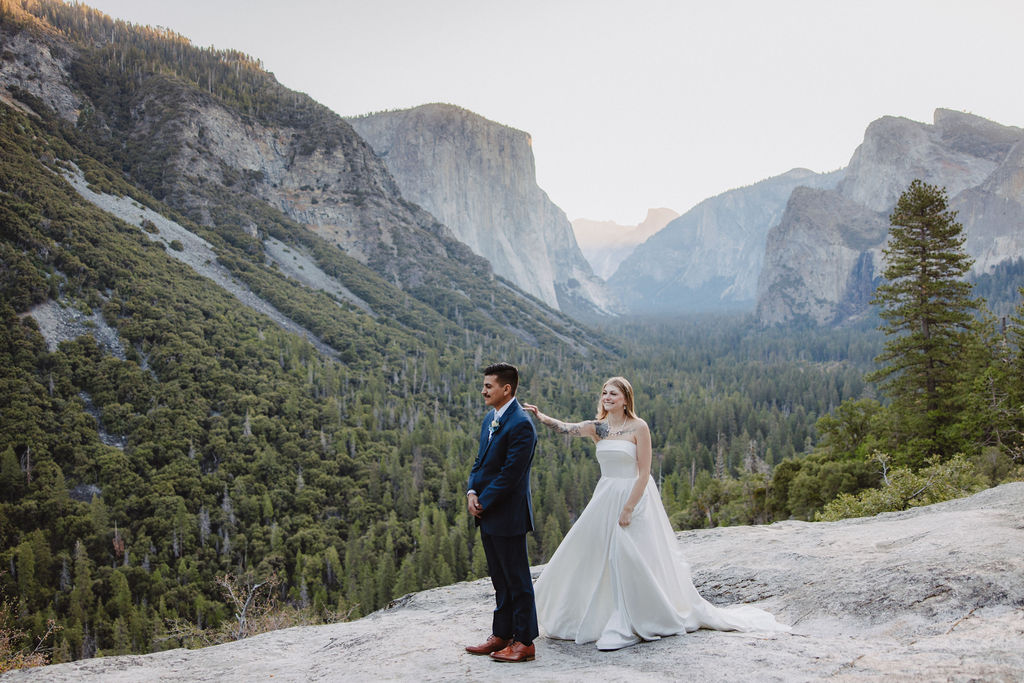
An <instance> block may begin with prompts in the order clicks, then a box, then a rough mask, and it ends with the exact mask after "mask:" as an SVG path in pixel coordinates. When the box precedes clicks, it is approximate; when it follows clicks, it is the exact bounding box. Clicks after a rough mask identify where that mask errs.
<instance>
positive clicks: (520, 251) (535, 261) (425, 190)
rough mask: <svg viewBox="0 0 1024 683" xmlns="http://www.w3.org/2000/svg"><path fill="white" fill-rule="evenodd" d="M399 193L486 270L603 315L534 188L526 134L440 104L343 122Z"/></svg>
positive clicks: (569, 308) (558, 302)
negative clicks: (369, 150)
mask: <svg viewBox="0 0 1024 683" xmlns="http://www.w3.org/2000/svg"><path fill="white" fill-rule="evenodd" d="M348 122H349V123H350V124H352V126H353V127H354V128H355V130H356V131H357V132H358V133H359V134H360V135H361V136H362V137H363V138H364V139H365V140H367V141H368V142H369V143H370V145H371V146H372V147H373V149H374V150H375V151H376V153H377V155H378V156H379V157H380V159H381V160H382V161H383V163H384V165H385V166H386V167H387V169H388V171H390V173H391V175H392V176H393V177H394V178H395V181H396V182H397V183H398V187H399V188H400V189H401V192H402V195H403V196H404V197H406V198H407V199H409V200H410V201H413V202H416V203H417V204H419V205H420V206H422V207H423V208H425V209H426V210H427V211H429V212H430V213H431V214H433V215H434V216H437V217H438V218H439V219H440V220H441V222H442V223H444V224H445V225H446V226H448V227H449V228H450V229H451V230H452V232H453V233H454V234H455V236H456V237H457V238H458V239H459V240H461V241H462V242H464V243H465V244H467V245H469V247H470V248H471V249H472V250H473V251H474V252H475V253H477V254H479V255H481V256H483V257H484V258H486V259H487V260H488V261H490V262H491V265H492V266H493V267H494V271H495V272H496V273H497V274H499V275H502V276H503V277H506V278H508V279H509V280H510V281H512V282H513V283H515V284H516V285H517V286H518V287H519V288H520V289H522V290H524V291H526V292H528V293H530V294H532V295H534V296H536V297H537V298H538V299H540V300H541V301H543V302H545V303H547V304H548V305H550V306H552V307H554V308H557V309H560V310H563V311H565V312H568V313H576V314H581V313H582V314H592V313H594V312H604V313H607V312H609V306H608V297H607V295H606V294H605V292H604V287H603V283H602V281H601V280H600V279H599V278H597V277H595V276H594V274H593V272H592V270H591V268H590V264H588V263H587V261H586V259H585V258H584V257H583V254H582V253H581V252H580V250H579V247H578V246H577V244H576V240H575V238H574V236H573V232H572V228H571V226H570V225H569V220H568V219H567V218H566V216H565V213H564V212H563V211H562V210H561V209H559V208H558V207H557V206H555V204H554V203H552V201H551V200H550V199H549V198H548V196H547V194H545V193H544V191H543V190H541V189H540V188H539V187H538V186H537V181H536V170H535V166H534V159H533V150H532V149H531V142H530V136H529V134H528V133H524V132H523V131H520V130H516V129H514V128H509V127H508V126H503V125H501V124H498V123H494V122H493V121H489V120H487V119H485V118H483V117H482V116H478V115H477V114H474V113H472V112H470V111H467V110H465V109H461V108H459V107H454V106H451V105H445V104H428V105H423V106H421V107H416V108H414V109H407V110H402V111H391V112H384V113H379V114H371V115H368V116H363V117H359V118H351V119H348Z"/></svg>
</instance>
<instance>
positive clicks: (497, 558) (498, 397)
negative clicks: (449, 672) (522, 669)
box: [466, 363, 537, 662]
mask: <svg viewBox="0 0 1024 683" xmlns="http://www.w3.org/2000/svg"><path fill="white" fill-rule="evenodd" d="M483 373H484V382H483V389H482V390H481V392H480V393H481V394H483V397H484V403H485V404H486V405H487V406H489V407H490V408H491V410H490V411H488V412H487V417H486V418H484V423H483V426H482V427H481V428H480V451H479V453H478V454H477V456H476V462H474V463H473V469H472V470H471V471H470V473H469V485H468V487H467V488H468V491H467V493H466V498H467V502H468V505H469V513H470V514H471V515H473V516H474V517H476V525H477V526H478V527H480V541H481V543H483V544H484V554H485V555H486V556H487V570H488V572H489V573H490V575H491V583H492V584H493V585H494V602H495V604H496V605H497V606H496V607H495V609H494V618H493V621H492V625H491V636H490V637H489V638H488V639H487V640H486V641H485V642H484V643H482V644H480V645H470V646H468V647H467V648H466V651H467V652H469V653H471V654H475V655H490V656H491V658H492V659H495V660H497V661H500V662H528V661H530V660H532V659H533V658H534V656H535V650H534V646H533V639H534V638H536V637H537V607H536V605H535V604H534V601H533V580H532V578H531V577H530V560H529V559H528V558H527V556H526V532H527V531H533V503H532V501H531V500H530V464H531V462H532V461H533V450H534V448H535V447H536V445H537V430H536V429H534V427H533V422H532V421H531V420H530V418H529V417H527V415H526V412H525V411H524V410H523V409H522V407H521V406H520V405H519V401H517V400H516V398H515V396H516V388H517V387H518V386H519V371H518V370H517V369H516V367H515V366H514V365H509V364H508V363H496V364H494V365H490V366H488V367H486V368H484V371H483Z"/></svg>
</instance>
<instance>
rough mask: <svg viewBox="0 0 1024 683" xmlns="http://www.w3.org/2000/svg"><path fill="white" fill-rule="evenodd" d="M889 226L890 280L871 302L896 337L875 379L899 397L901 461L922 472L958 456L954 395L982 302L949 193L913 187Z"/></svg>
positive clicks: (956, 395) (885, 328)
mask: <svg viewBox="0 0 1024 683" xmlns="http://www.w3.org/2000/svg"><path fill="white" fill-rule="evenodd" d="M889 220H890V222H891V223H892V228H891V230H890V231H889V243H888V245H887V246H886V248H885V250H884V254H885V260H886V269H885V271H884V272H883V276H884V277H885V280H886V282H884V283H883V284H882V285H880V286H879V287H878V289H877V290H876V292H875V298H874V299H873V301H872V303H873V304H876V305H878V306H880V308H881V310H880V313H879V315H880V316H881V318H882V320H883V324H882V326H881V329H882V330H883V331H884V332H885V334H886V335H887V336H888V337H889V339H888V340H887V341H886V343H885V348H884V350H883V352H882V354H881V355H880V356H878V358H876V359H875V360H876V362H877V363H878V364H879V365H880V366H881V367H880V368H879V369H878V370H877V371H875V372H873V373H871V374H870V375H869V376H868V379H869V380H870V381H877V382H879V383H880V384H881V386H882V389H883V391H884V392H885V393H886V394H887V395H888V396H889V397H890V398H891V399H892V406H893V409H894V410H895V412H896V414H897V416H898V422H899V429H900V446H899V450H900V455H902V456H903V457H904V458H905V459H906V462H907V463H908V464H909V465H911V466H914V467H919V466H921V465H923V464H924V462H925V459H926V458H927V457H928V456H929V455H932V454H940V455H944V456H949V455H951V453H950V452H948V451H949V450H950V446H951V444H950V436H949V434H948V430H949V428H950V426H951V425H952V424H953V423H954V422H955V421H956V419H957V418H958V416H959V411H960V408H961V405H960V403H961V401H960V398H959V393H960V392H958V391H956V390H955V389H956V387H957V385H958V383H959V382H960V381H961V379H962V378H961V377H960V373H961V368H960V363H961V361H962V360H963V356H964V353H965V352H966V350H967V349H968V348H970V347H971V346H972V341H973V339H974V337H975V336H976V332H975V330H974V321H975V315H976V313H977V311H978V309H979V307H980V302H979V301H978V300H977V299H973V298H971V285H970V283H968V282H967V281H966V280H965V279H964V276H965V275H966V274H967V272H968V271H969V270H970V268H971V265H972V263H973V260H972V259H971V257H970V256H968V255H967V253H966V252H965V251H964V248H963V246H964V236H963V226H962V225H961V224H960V223H958V222H957V221H956V212H955V211H951V210H949V208H948V202H947V196H946V191H945V189H944V188H939V187H936V186H934V185H929V184H928V183H925V182H922V181H921V180H915V181H913V182H912V183H911V184H910V187H909V188H907V190H906V191H905V192H904V193H903V195H902V196H901V197H900V199H899V201H898V202H897V204H896V208H895V209H894V210H893V212H892V215H891V216H890V218H889Z"/></svg>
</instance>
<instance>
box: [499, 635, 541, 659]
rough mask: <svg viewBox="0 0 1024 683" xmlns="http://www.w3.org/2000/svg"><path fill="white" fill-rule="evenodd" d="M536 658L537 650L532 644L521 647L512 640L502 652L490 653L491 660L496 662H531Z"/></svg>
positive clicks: (517, 642)
mask: <svg viewBox="0 0 1024 683" xmlns="http://www.w3.org/2000/svg"><path fill="white" fill-rule="evenodd" d="M536 656H537V650H536V648H534V646H533V644H532V643H531V644H529V645H523V644H522V643H520V642H519V641H517V640H513V641H512V642H511V643H509V644H508V647H506V648H504V649H503V650H498V651H497V652H492V653H491V659H493V660H494V661H496V662H532V661H533V659H534V657H536Z"/></svg>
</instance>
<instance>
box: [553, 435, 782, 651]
mask: <svg viewBox="0 0 1024 683" xmlns="http://www.w3.org/2000/svg"><path fill="white" fill-rule="evenodd" d="M597 459H598V462H599V463H600V465H601V479H600V480H599V481H598V482H597V486H596V488H595V489H594V495H593V497H592V498H591V499H590V503H588V504H587V507H586V508H585V509H584V510H583V513H582V514H581V515H580V517H579V519H577V520H576V523H575V524H573V526H572V528H571V529H570V530H569V533H568V534H566V535H565V538H564V539H563V540H562V543H561V545H559V546H558V549H557V550H556V551H555V554H554V555H553V556H552V557H551V560H550V561H549V562H548V565H547V567H546V568H545V569H544V571H543V572H542V573H541V575H540V578H539V579H538V580H537V583H536V586H535V589H534V592H535V594H536V601H537V614H538V617H539V620H540V623H541V626H542V629H543V631H544V632H546V633H547V635H548V636H549V637H552V638H559V639H563V640H575V641H576V642H577V643H578V644H583V643H591V642H594V641H596V642H597V647H598V648H599V649H601V650H615V649H618V648H622V647H627V646H629V645H633V644H635V643H638V642H640V641H641V640H657V639H658V638H660V637H661V636H670V635H676V634H680V633H686V632H689V631H696V630H697V629H699V628H710V629H716V630H720V631H787V630H789V627H788V626H785V625H783V624H780V623H779V622H777V621H776V620H775V617H774V616H772V615H771V614H769V613H768V612H765V611H764V610H760V609H757V608H755V607H750V606H748V605H741V606H737V607H716V606H714V605H712V604H711V603H709V602H708V601H707V600H705V599H704V598H702V597H701V596H700V594H699V593H697V589H696V588H694V586H693V582H692V580H691V579H690V570H689V566H688V565H687V564H686V562H685V560H684V559H683V557H682V553H681V552H680V550H679V542H678V540H677V539H676V536H675V533H674V532H673V531H672V526H671V524H670V523H669V521H668V516H667V515H666V514H665V508H664V507H663V506H662V504H661V497H660V496H659V494H658V488H657V486H656V485H655V484H654V479H653V478H649V479H648V481H647V489H646V490H645V491H644V494H643V496H642V497H641V498H640V502H639V503H637V505H636V508H635V509H634V510H633V517H632V520H631V521H630V524H629V526H627V527H624V528H623V527H620V526H619V523H618V521H619V514H620V513H621V512H622V507H623V505H625V504H626V500H627V499H628V498H629V494H630V491H631V490H632V488H633V484H634V483H635V482H636V478H637V472H638V470H637V462H636V444H634V443H633V442H631V441H623V440H617V439H603V440H601V441H599V442H598V443H597Z"/></svg>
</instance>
